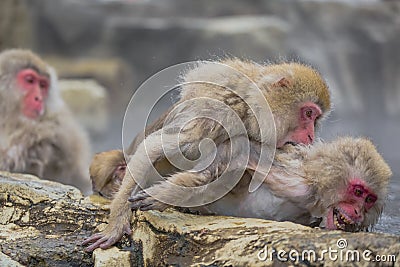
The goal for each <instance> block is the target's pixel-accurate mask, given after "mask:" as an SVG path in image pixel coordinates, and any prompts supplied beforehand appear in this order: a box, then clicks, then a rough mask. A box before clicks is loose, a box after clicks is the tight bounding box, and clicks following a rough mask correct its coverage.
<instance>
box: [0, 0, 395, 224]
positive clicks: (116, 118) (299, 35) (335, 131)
mask: <svg viewBox="0 0 400 267" xmlns="http://www.w3.org/2000/svg"><path fill="white" fill-rule="evenodd" d="M0 21H1V28H0V29H1V32H0V37H1V39H0V48H2V49H4V48H7V47H14V46H19V47H26V48H31V49H33V50H34V51H36V52H38V53H40V54H41V55H42V56H44V57H45V58H46V59H49V62H53V64H54V65H55V66H56V68H57V69H58V70H59V73H60V77H67V78H91V79H95V80H97V81H98V82H99V83H100V84H101V85H102V86H104V87H105V88H106V89H107V93H108V95H109V101H108V105H109V110H110V114H109V118H110V120H109V124H108V127H106V130H105V131H104V132H103V133H102V134H97V135H96V136H93V138H92V140H93V147H94V152H98V151H103V150H108V149H113V148H119V147H121V129H122V120H123V115H124V111H125V108H126V106H127V104H128V102H129V99H130V97H129V96H130V95H132V94H133V93H134V91H135V89H136V88H137V87H138V86H139V85H140V84H141V83H143V82H144V81H145V80H146V79H147V78H149V77H150V76H151V75H153V74H155V73H156V72H158V71H160V70H162V69H164V68H166V67H168V66H171V65H173V64H177V63H182V62H186V61H191V60H199V59H216V58H219V57H221V56H237V57H244V58H249V59H252V60H255V61H260V62H261V61H272V62H276V61H280V60H282V59H285V60H296V61H301V62H305V63H309V64H311V65H313V66H315V67H317V68H318V69H319V70H320V71H321V73H322V74H323V76H324V77H325V78H326V79H327V81H328V84H329V85H330V88H331V90H332V92H333V102H334V111H333V112H332V115H331V117H330V118H329V119H328V120H327V121H326V123H325V124H324V126H323V128H322V130H321V136H322V137H323V138H324V139H326V140H330V139H333V138H335V137H336V136H338V135H346V134H349V135H362V136H368V137H369V138H371V139H372V141H373V142H374V143H376V144H377V146H378V149H379V151H380V152H382V154H383V156H384V157H385V159H386V160H387V161H388V162H389V164H390V165H391V167H392V169H393V171H394V177H393V182H392V187H391V193H390V196H389V203H388V208H387V209H386V213H385V215H384V220H383V222H384V223H383V224H381V225H380V226H379V227H378V228H379V229H383V230H384V231H391V232H393V231H396V230H393V228H395V229H400V217H399V215H398V214H399V213H400V204H398V203H400V194H398V192H399V191H400V181H399V177H400V165H399V164H398V162H400V153H399V152H398V151H400V142H398V141H397V140H395V139H396V138H397V136H399V135H400V75H399V73H400V52H399V47H400V2H399V1H379V0H359V1H350V0H349V1H344V0H341V1H334V0H333V1H312V0H302V1H280V0H268V1H267V0H265V1H262V0H251V1H239V0H233V1H232V0H219V1H214V0H203V1H195V0H192V1H188V0H163V1H160V0H136V1H128V0H125V1H123V0H119V1H117V0H114V1H111V0H108V1H106V0H102V1H100V0H98V1H78V0H60V1H53V0H36V1H28V0H25V1H21V0H5V1H2V2H1V4H0ZM52 57H57V58H59V60H54V61H52V60H51V58H52ZM58 61H61V62H62V61H68V62H69V63H68V64H67V65H68V66H67V67H65V65H64V64H62V63H57V62H58ZM110 61H111V62H113V63H110ZM118 62H120V63H118ZM155 91H156V90H155ZM150 93H151V92H149V94H150ZM145 112H146V111H145V110H141V109H140V107H138V112H137V115H136V116H142V117H143V116H146V115H147V114H145ZM99 124H101V122H99ZM92 127H93V126H92ZM142 127H143V125H138V127H137V128H135V129H129V130H130V131H131V132H132V135H135V134H136V133H137V132H139V131H140V130H141V129H142ZM100 128H101V127H100ZM396 203H397V204H396ZM396 216H397V217H396ZM384 224H389V226H384Z"/></svg>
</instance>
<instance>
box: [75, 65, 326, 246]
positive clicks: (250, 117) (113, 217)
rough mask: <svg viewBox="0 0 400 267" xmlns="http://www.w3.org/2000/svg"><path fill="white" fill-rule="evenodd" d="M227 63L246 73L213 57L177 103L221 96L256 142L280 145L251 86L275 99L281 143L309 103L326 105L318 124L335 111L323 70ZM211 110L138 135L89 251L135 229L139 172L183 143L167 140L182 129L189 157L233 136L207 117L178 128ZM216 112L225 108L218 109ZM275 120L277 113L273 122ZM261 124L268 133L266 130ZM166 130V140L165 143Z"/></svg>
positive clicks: (189, 109)
mask: <svg viewBox="0 0 400 267" xmlns="http://www.w3.org/2000/svg"><path fill="white" fill-rule="evenodd" d="M221 63H222V64H224V65H226V66H228V69H229V68H231V69H232V70H233V69H235V70H237V71H239V72H241V73H243V74H244V76H243V75H238V74H237V72H235V71H226V67H225V68H221V67H220V66H216V65H215V64H210V63H207V62H206V63H200V64H199V66H198V67H197V68H195V69H193V70H190V71H189V72H188V73H187V74H186V75H185V76H184V77H183V82H184V83H190V84H184V85H182V91H181V100H180V101H179V102H178V103H177V104H176V105H175V106H177V105H179V104H180V103H183V102H184V101H187V100H191V99H197V98H204V97H208V98H211V99H214V100H217V101H221V102H223V103H225V104H227V105H229V107H230V108H231V109H233V110H234V112H235V113H236V115H237V116H239V118H240V119H241V120H242V122H243V124H244V125H245V128H246V130H247V133H248V136H249V139H250V140H251V141H255V142H257V143H260V144H274V142H275V135H274V134H273V129H272V128H273V127H271V124H268V125H260V126H259V124H258V122H257V119H256V116H254V114H252V112H251V110H250V108H249V105H250V106H252V107H256V109H257V107H258V105H260V104H259V96H257V95H255V93H254V92H252V91H251V90H250V88H254V84H255V85H257V87H258V88H260V90H261V93H262V96H264V97H265V98H266V100H267V101H268V103H269V106H270V108H271V111H272V115H273V119H274V122H275V126H276V141H277V145H280V146H282V145H283V144H285V143H287V142H292V141H293V140H292V139H291V134H292V133H293V132H295V130H296V129H297V128H298V127H299V120H298V114H299V109H300V108H301V107H302V106H303V105H305V104H306V103H312V105H314V106H316V107H317V108H318V109H319V110H320V111H319V112H320V114H318V116H317V117H316V118H315V121H314V122H315V124H316V125H317V124H318V123H319V121H321V119H322V118H323V117H324V116H325V115H326V114H327V113H329V111H330V93H329V90H328V88H327V85H326V83H325V81H324V80H323V79H322V78H321V76H320V75H319V73H318V72H317V71H315V70H314V69H312V68H310V67H308V66H305V65H302V64H298V63H282V64H277V65H259V64H256V63H254V62H251V61H242V60H239V59H228V60H224V61H222V62H221ZM249 78H250V79H251V81H249ZM198 81H206V82H214V83H216V84H218V86H216V85H214V84H212V83H198ZM253 82H254V84H253ZM226 87H227V88H232V89H233V91H231V90H229V89H225V88H226ZM238 95H240V96H242V97H243V99H241V98H240V97H239V96H238ZM205 109H206V110H207V109H213V106H209V105H207V103H205V104H198V105H191V106H186V109H185V108H184V109H182V110H179V112H178V115H177V116H176V117H173V118H172V120H169V121H167V122H165V121H163V119H162V118H161V119H160V120H159V124H157V123H156V126H155V127H150V128H149V129H148V130H147V131H146V134H144V135H143V136H142V137H139V138H138V139H139V140H138V139H137V140H134V142H133V143H134V144H138V145H132V146H131V148H132V147H133V149H130V151H128V155H130V159H129V162H128V167H129V170H130V172H126V174H125V177H124V179H123V182H122V185H121V188H120V190H119V191H118V193H117V194H116V196H115V198H114V200H113V201H112V204H111V214H110V217H109V218H110V223H109V225H108V227H107V228H106V229H105V230H104V231H103V232H102V233H98V234H95V235H93V236H91V237H90V238H88V239H86V240H85V242H84V243H83V244H88V243H91V242H94V244H92V245H90V246H89V247H88V248H87V249H86V250H87V251H92V250H93V249H95V248H97V247H101V248H108V247H110V246H111V245H112V244H114V243H115V242H117V241H118V240H119V239H120V238H121V237H122V235H123V234H124V233H128V234H129V233H130V232H131V230H130V224H129V221H130V217H131V214H132V212H131V210H130V205H129V203H128V201H127V200H128V198H129V196H130V195H131V193H132V192H133V193H137V192H138V190H140V188H138V187H137V185H136V182H135V180H134V179H133V177H140V178H143V177H146V175H147V173H148V172H149V170H150V169H151V168H152V165H154V164H155V163H156V162H158V161H163V160H164V159H165V156H164V150H166V151H167V152H172V151H174V150H175V149H177V148H178V147H176V146H174V145H171V144H170V145H169V146H168V145H166V144H167V143H168V141H169V139H170V138H171V139H174V138H175V137H176V135H177V134H179V136H180V141H181V143H180V145H179V149H180V150H181V152H182V153H183V155H184V156H185V157H187V158H197V157H198V156H199V151H198V145H199V143H200V141H201V140H202V139H203V138H206V137H207V138H210V139H212V140H213V141H214V142H215V143H216V145H217V146H218V145H219V144H221V143H223V142H224V141H225V140H227V138H228V136H227V134H226V132H225V131H224V129H223V128H222V126H221V125H220V124H218V123H216V122H214V121H212V120H208V119H205V118H203V119H201V118H200V119H196V120H193V121H191V122H189V123H187V124H186V125H185V127H184V128H183V129H176V125H179V123H180V118H185V117H186V118H187V117H191V118H195V117H196V115H197V114H199V113H200V112H201V111H202V110H205ZM214 112H215V113H221V112H223V111H222V110H214ZM165 116H166V115H164V117H165ZM261 116H268V114H261ZM268 118H269V117H268ZM233 121H234V120H233ZM271 122H272V118H271V119H269V120H268V122H267V123H271ZM160 125H162V126H160ZM174 126H175V128H174ZM260 128H261V129H262V131H266V132H267V134H266V135H260ZM176 130H180V132H176ZM161 134H163V137H162V139H163V141H165V143H162V142H161V138H160V137H161ZM312 134H314V133H312ZM144 136H146V137H145V141H146V144H144V142H141V140H140V139H141V138H143V137H144ZM309 137H310V136H309ZM310 139H311V141H312V139H313V138H310ZM307 141H309V140H307ZM148 159H149V160H150V162H149V160H148ZM146 179H147V177H146ZM146 186H147V185H146Z"/></svg>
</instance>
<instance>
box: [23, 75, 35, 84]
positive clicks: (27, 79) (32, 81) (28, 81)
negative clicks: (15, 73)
mask: <svg viewBox="0 0 400 267" xmlns="http://www.w3.org/2000/svg"><path fill="white" fill-rule="evenodd" d="M24 78H25V81H26V82H27V83H31V84H32V83H34V81H35V78H34V77H33V76H32V75H26V76H25V77H24Z"/></svg>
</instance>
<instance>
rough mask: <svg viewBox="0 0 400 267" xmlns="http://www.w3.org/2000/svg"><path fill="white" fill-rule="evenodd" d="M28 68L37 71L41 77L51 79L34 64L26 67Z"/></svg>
mask: <svg viewBox="0 0 400 267" xmlns="http://www.w3.org/2000/svg"><path fill="white" fill-rule="evenodd" d="M26 68H28V69H31V70H34V71H36V72H37V73H39V74H40V75H43V76H46V77H50V76H49V74H48V73H43V72H42V71H41V70H40V69H39V68H38V67H36V66H35V65H32V64H28V65H27V66H26Z"/></svg>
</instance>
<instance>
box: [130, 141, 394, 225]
mask: <svg viewBox="0 0 400 267" xmlns="http://www.w3.org/2000/svg"><path fill="white" fill-rule="evenodd" d="M239 138H242V137H239ZM229 146H230V144H229V141H227V142H225V144H222V145H220V146H219V148H218V149H219V153H218V155H220V156H219V157H217V158H216V159H215V160H214V162H213V164H211V165H210V166H209V167H208V168H207V169H206V170H204V171H202V172H197V173H193V172H180V173H176V174H173V175H171V176H170V177H169V178H168V180H169V181H170V182H171V183H173V184H177V185H181V186H185V187H194V186H201V185H204V184H207V183H209V182H210V181H212V180H213V179H216V178H217V170H218V171H219V172H220V170H221V169H222V170H223V169H225V167H226V166H225V165H226V162H227V161H228V160H227V156H231V155H228V154H229V150H230V148H229ZM251 146H252V148H251V150H252V152H251V155H252V156H251V157H250V159H249V163H248V167H247V172H246V173H245V175H243V177H242V179H241V180H240V182H239V183H238V184H237V185H236V187H235V188H234V189H233V190H232V191H231V192H229V193H228V194H227V195H225V196H224V197H222V198H221V199H219V200H217V201H215V202H213V203H211V204H208V205H205V206H202V207H193V208H191V209H192V210H194V211H200V212H201V213H205V214H218V215H228V216H238V217H253V218H254V217H256V218H262V219H271V220H278V221H293V222H297V223H302V224H305V225H315V223H316V222H321V223H320V224H319V226H320V227H323V228H326V229H330V230H339V229H340V230H345V231H351V232H355V231H360V230H365V229H368V227H370V226H373V225H374V224H375V223H376V222H377V220H378V218H379V216H380V214H381V212H382V209H383V204H384V201H385V199H386V196H387V188H388V184H389V178H390V176H391V174H392V173H391V170H390V168H389V166H388V165H387V164H386V163H385V161H384V160H383V158H382V157H381V155H380V154H379V153H378V152H377V150H376V148H375V147H374V145H373V144H372V143H371V142H370V141H369V140H367V139H364V138H349V137H343V138H339V139H337V140H336V141H333V142H331V143H326V144H324V143H316V144H315V145H313V146H304V145H297V146H292V145H286V146H285V147H283V148H282V149H278V150H277V153H276V155H275V160H274V162H273V165H272V168H271V170H270V172H269V173H264V174H263V175H264V177H265V180H264V183H263V185H262V186H261V187H260V188H259V189H258V190H256V191H255V192H252V193H249V191H248V183H249V180H250V178H251V174H252V172H253V171H254V166H255V164H257V162H256V161H255V159H257V153H258V152H257V150H258V148H257V143H255V142H252V143H251ZM236 155H237V156H234V155H233V156H234V159H233V160H232V159H230V160H229V163H230V164H238V162H240V161H244V160H246V159H244V158H242V157H241V156H240V154H236ZM171 183H168V182H161V183H158V184H156V185H154V186H152V187H150V188H149V189H147V190H146V192H144V191H141V192H139V193H138V194H136V195H134V196H133V197H131V198H130V201H131V202H132V205H131V206H132V208H134V209H141V210H150V209H157V210H164V209H165V208H167V207H168V205H167V204H165V203H162V202H159V201H157V200H156V199H155V198H154V197H156V198H157V196H158V195H159V194H164V195H169V196H170V197H175V198H179V197H182V198H183V197H194V196H193V192H191V194H190V195H188V192H185V191H183V190H182V191H180V190H179V189H177V187H172V186H171ZM194 192H199V194H201V193H202V191H200V190H199V191H194Z"/></svg>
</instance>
